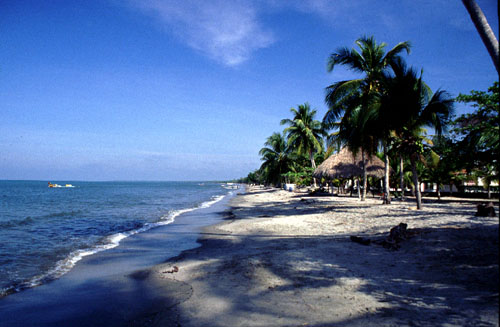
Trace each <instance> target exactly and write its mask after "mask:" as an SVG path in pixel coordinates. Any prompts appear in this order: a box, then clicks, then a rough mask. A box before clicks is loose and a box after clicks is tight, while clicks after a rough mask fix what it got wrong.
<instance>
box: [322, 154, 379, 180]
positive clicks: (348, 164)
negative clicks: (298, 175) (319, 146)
mask: <svg viewBox="0 0 500 327" xmlns="http://www.w3.org/2000/svg"><path fill="white" fill-rule="evenodd" d="M365 161H366V165H367V166H366V172H367V174H368V176H374V177H377V178H382V177H383V176H384V162H383V161H382V160H380V159H379V158H378V157H377V156H368V155H365ZM362 162H363V160H362V155H361V151H358V153H357V154H356V156H354V154H353V153H352V152H351V151H350V150H349V149H348V148H347V147H344V148H342V149H341V150H340V152H339V153H336V154H332V155H331V156H330V157H328V159H326V160H325V161H323V163H322V164H321V165H319V166H318V167H317V168H316V169H315V170H314V173H313V176H314V177H316V178H321V177H325V178H327V179H334V178H351V177H356V176H363V165H362Z"/></svg>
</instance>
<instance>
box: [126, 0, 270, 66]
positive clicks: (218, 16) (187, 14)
mask: <svg viewBox="0 0 500 327" xmlns="http://www.w3.org/2000/svg"><path fill="white" fill-rule="evenodd" d="M131 1H132V3H133V5H134V6H135V7H138V8H140V9H142V10H143V11H144V12H146V13H148V14H153V15H155V16H156V17H158V18H159V19H160V21H161V23H162V24H164V25H165V27H166V28H167V29H168V30H170V31H172V32H173V33H174V34H175V35H176V36H177V37H179V38H180V40H181V41H182V42H185V43H186V44H187V45H189V46H190V47H192V48H194V49H196V50H198V51H200V52H201V53H203V54H205V55H208V56H209V57H210V58H212V59H214V60H216V61H218V62H221V63H223V64H225V65H228V66H236V65H238V64H241V63H243V62H244V61H246V60H248V59H249V58H250V56H251V55H252V53H253V52H254V51H257V50H258V49H261V48H266V47H268V46H270V45H271V44H272V43H273V42H274V38H273V35H272V33H271V32H269V31H266V30H265V29H263V28H262V26H261V24H260V23H259V21H258V17H257V8H256V7H255V6H254V5H253V3H252V2H250V1H236V0H235V1H224V0H210V1H197V0H180V1H178V0H131Z"/></svg>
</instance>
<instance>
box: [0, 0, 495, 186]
mask: <svg viewBox="0 0 500 327" xmlns="http://www.w3.org/2000/svg"><path fill="white" fill-rule="evenodd" d="M477 3H478V4H479V5H480V7H481V8H482V9H483V11H484V13H485V15H486V17H487V19H488V21H489V23H490V25H491V27H492V29H493V31H495V33H497V31H498V11H497V1H495V0H477ZM364 35H366V36H372V35H373V36H374V37H375V39H376V40H377V41H378V42H385V43H387V49H390V48H392V47H393V46H394V45H396V44H397V43H398V42H402V41H410V42H411V44H412V48H411V53H410V55H408V56H406V55H405V59H406V61H407V63H408V64H409V65H411V66H413V67H415V68H417V69H418V70H420V69H423V79H424V81H425V82H426V83H427V84H428V85H429V86H430V87H431V89H432V90H433V91H435V90H437V89H444V90H446V91H448V92H449V93H450V94H451V95H452V96H457V95H458V94H459V93H469V92H470V91H471V90H486V89H487V88H488V87H489V86H491V85H492V84H493V82H494V81H496V80H498V74H497V72H496V70H495V68H494V66H493V63H492V61H491V59H490V57H489V55H488V53H487V50H486V48H485V46H484V45H483V43H482V41H481V39H480V37H479V35H478V33H477V31H476V30H475V28H474V25H473V24H472V22H471V20H470V17H469V16H468V13H467V11H466V10H465V8H464V6H463V4H462V2H461V1H460V0H378V1H373V0H330V1H327V0H288V1H286V0H247V1H239V0H232V1H229V0H225V1H224V0H205V1H198V0H196V1H195V0H180V1H177V0H121V1H120V0H88V1H71V0H60V1H57V0H54V1H52V0H47V1H39V0H37V1H28V0H0V179H11V180H13V179H14V180H15V179H33V180H48V181H75V180H88V181H94V180H132V181H134V180H144V181H149V180H162V181H169V180H175V181H184V180H200V181H201V180H227V179H233V178H239V177H244V176H246V175H247V174H248V173H249V172H250V171H253V170H255V169H257V168H259V166H260V164H261V161H260V157H259V155H258V152H259V150H260V149H261V148H262V147H263V146H264V142H265V140H266V138H267V137H269V136H270V135H271V134H272V133H273V132H281V131H282V130H283V129H284V126H280V120H281V119H283V118H292V115H291V113H290V108H297V106H298V105H300V104H304V103H306V102H308V103H309V104H310V105H311V107H312V108H314V109H316V110H317V115H316V119H318V120H322V118H323V116H324V114H325V113H326V111H327V106H326V105H325V103H324V95H325V93H324V92H325V87H327V86H328V85H330V84H332V83H334V82H336V81H340V80H345V79H351V78H358V77H359V76H360V75H356V74H355V73H353V72H351V71H348V70H346V69H344V68H343V67H338V68H337V67H336V68H335V69H334V71H333V72H331V73H329V72H327V70H326V63H327V59H328V57H329V55H330V54H331V53H333V52H335V51H336V50H337V49H339V48H341V47H348V48H352V47H355V43H354V42H355V40H356V39H358V38H360V37H362V36H364ZM496 35H497V38H498V33H497V34H496ZM456 109H457V114H461V113H465V112H469V111H470V110H471V108H469V107H467V106H465V105H462V104H460V105H457V107H456Z"/></svg>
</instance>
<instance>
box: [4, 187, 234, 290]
mask: <svg viewBox="0 0 500 327" xmlns="http://www.w3.org/2000/svg"><path fill="white" fill-rule="evenodd" d="M228 194H231V193H228ZM224 197H225V195H219V196H214V197H213V198H212V199H211V200H210V201H206V202H203V203H201V204H200V205H197V206H194V207H192V208H186V209H180V210H174V211H171V212H169V213H168V214H166V215H164V216H162V217H161V218H160V219H159V220H158V221H156V222H152V223H145V224H144V225H143V226H142V227H140V228H137V229H132V230H129V231H124V232H119V233H115V234H112V235H109V236H107V237H105V238H104V239H103V240H102V241H101V244H97V245H94V246H92V247H90V248H87V249H79V250H75V251H73V252H71V253H70V254H69V255H68V256H67V257H66V258H65V259H62V260H60V261H58V262H57V263H56V264H55V266H54V268H52V269H50V270H49V271H47V272H45V273H43V274H41V275H38V276H35V277H33V278H31V279H30V280H28V281H26V282H22V283H18V284H16V285H12V286H10V287H7V288H4V289H0V297H2V296H7V295H9V294H12V293H17V292H19V291H22V290H24V289H27V288H32V287H36V286H39V285H41V284H44V283H46V282H49V281H52V280H55V279H57V278H59V277H61V276H63V275H64V274H66V273H68V272H69V271H70V270H71V269H72V268H73V267H74V266H75V265H76V263H77V262H78V261H80V260H82V259H83V258H84V257H87V256H90V255H93V254H96V253H99V252H102V251H105V250H110V249H113V248H115V247H117V246H118V245H120V242H121V241H122V240H123V239H125V238H127V237H130V236H132V235H135V234H138V233H142V232H145V231H148V230H150V229H152V228H155V227H159V226H164V225H168V224H171V223H173V222H174V221H175V218H176V217H178V216H180V215H182V214H184V213H187V212H191V211H194V210H197V209H202V208H209V207H211V206H212V205H214V204H215V203H217V202H219V201H221V200H222V199H223V198H224ZM28 218H30V217H28Z"/></svg>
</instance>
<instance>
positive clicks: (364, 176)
mask: <svg viewBox="0 0 500 327" xmlns="http://www.w3.org/2000/svg"><path fill="white" fill-rule="evenodd" d="M361 160H363V194H361V201H365V199H366V187H367V184H368V174H367V173H366V162H365V152H364V151H363V149H361Z"/></svg>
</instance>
